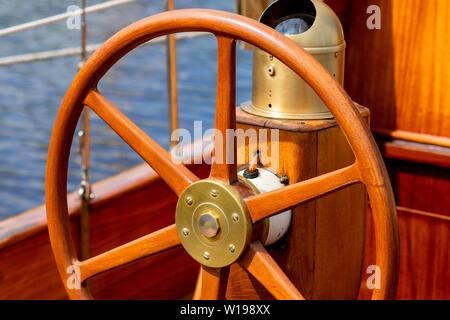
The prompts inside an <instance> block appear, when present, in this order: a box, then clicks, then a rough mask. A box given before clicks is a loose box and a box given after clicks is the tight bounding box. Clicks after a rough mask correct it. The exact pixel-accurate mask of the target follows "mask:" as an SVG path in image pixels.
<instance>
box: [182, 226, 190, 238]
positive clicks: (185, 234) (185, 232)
mask: <svg viewBox="0 0 450 320" xmlns="http://www.w3.org/2000/svg"><path fill="white" fill-rule="evenodd" d="M181 232H182V233H183V235H184V236H185V237H188V236H189V229H188V228H183V229H182V230H181Z"/></svg>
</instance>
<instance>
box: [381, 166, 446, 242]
mask: <svg viewBox="0 0 450 320" xmlns="http://www.w3.org/2000/svg"><path fill="white" fill-rule="evenodd" d="M386 166H387V168H388V171H389V175H390V178H391V182H392V187H393V189H394V194H395V198H396V203H397V205H398V206H401V207H406V208H411V209H415V210H421V211H425V212H431V213H436V214H441V215H445V216H449V217H450V197H449V190H450V169H443V168H440V167H436V166H431V165H424V164H420V163H412V162H407V161H399V160H386ZM447 240H448V241H450V238H448V239H447Z"/></svg>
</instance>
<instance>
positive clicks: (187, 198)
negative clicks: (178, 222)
mask: <svg viewBox="0 0 450 320" xmlns="http://www.w3.org/2000/svg"><path fill="white" fill-rule="evenodd" d="M186 203H187V205H188V206H190V205H192V204H193V203H194V199H192V197H191V196H187V197H186Z"/></svg>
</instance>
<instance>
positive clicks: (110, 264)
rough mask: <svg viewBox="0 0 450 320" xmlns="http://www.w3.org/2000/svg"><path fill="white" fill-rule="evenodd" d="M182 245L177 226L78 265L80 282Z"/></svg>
mask: <svg viewBox="0 0 450 320" xmlns="http://www.w3.org/2000/svg"><path fill="white" fill-rule="evenodd" d="M178 245H180V240H179V238H178V234H177V230H176V227H175V225H171V226H169V227H166V228H164V229H161V230H158V231H156V232H153V233H151V234H149V235H147V236H144V237H142V238H139V239H137V240H134V241H132V242H129V243H127V244H125V245H123V246H120V247H117V248H115V249H112V250H110V251H107V252H105V253H102V254H100V255H98V256H95V257H92V258H90V259H87V260H84V261H81V262H79V263H78V266H79V268H80V280H81V281H85V280H86V279H89V278H91V277H93V276H95V275H97V274H99V273H102V272H105V271H108V270H111V269H114V268H117V267H120V266H123V265H126V264H128V263H131V262H134V261H136V260H139V259H141V258H145V257H148V256H151V255H154V254H157V253H160V252H163V251H165V250H168V249H171V248H173V247H176V246H178Z"/></svg>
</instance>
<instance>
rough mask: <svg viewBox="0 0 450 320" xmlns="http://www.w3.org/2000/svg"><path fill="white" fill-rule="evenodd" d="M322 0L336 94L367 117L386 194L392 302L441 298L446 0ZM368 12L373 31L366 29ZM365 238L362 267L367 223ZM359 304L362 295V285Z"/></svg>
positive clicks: (448, 135) (448, 295)
mask: <svg viewBox="0 0 450 320" xmlns="http://www.w3.org/2000/svg"><path fill="white" fill-rule="evenodd" d="M326 2H327V3H328V4H329V5H330V6H331V7H332V8H333V9H334V10H335V11H336V12H337V14H338V16H339V17H340V19H341V21H342V22H343V25H344V31H345V34H346V41H347V49H346V57H347V59H346V74H345V89H346V91H347V92H348V93H349V95H350V96H351V97H352V98H353V100H355V101H356V102H358V103H360V104H362V105H365V106H367V107H368V108H369V109H370V110H371V129H372V132H373V133H374V135H375V137H376V138H377V142H378V144H379V147H380V150H381V152H382V154H383V156H384V159H385V162H386V167H387V169H388V171H389V175H390V178H391V182H392V186H393V190H394V194H395V197H396V202H397V206H398V207H397V210H398V218H399V230H400V250H401V253H400V254H401V260H400V278H399V289H398V295H397V297H398V298H399V299H450V288H449V286H448V284H449V283H450V268H448V266H449V262H450V261H449V260H450V250H449V242H450V196H449V190H450V169H449V168H450V68H449V67H448V62H447V57H448V56H449V54H448V53H449V52H450V42H449V41H448V30H450V21H449V20H448V13H449V12H450V1H448V0H431V1H422V0H370V1H368V0H358V1H350V0H347V1H346V0H327V1H326ZM370 5H377V6H379V8H380V12H381V29H380V30H376V29H375V30H369V29H368V28H367V26H366V22H367V19H368V17H369V14H367V13H366V11H367V8H368V7H369V6H370ZM368 221H369V222H370V219H368ZM368 231H369V232H368V239H367V248H366V251H367V255H366V256H367V259H366V265H370V264H375V259H374V256H373V254H374V250H375V248H374V245H373V232H372V230H371V229H370V223H369V229H368ZM366 278H367V275H366ZM361 297H362V298H368V297H370V292H368V290H367V288H366V286H365V280H364V281H363V283H362V292H361Z"/></svg>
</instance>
